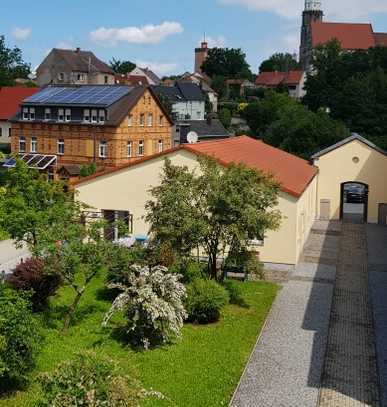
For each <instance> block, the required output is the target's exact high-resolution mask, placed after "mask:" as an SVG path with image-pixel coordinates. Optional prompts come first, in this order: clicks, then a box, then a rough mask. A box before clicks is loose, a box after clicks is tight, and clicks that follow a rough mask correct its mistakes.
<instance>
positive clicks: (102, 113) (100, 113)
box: [98, 109, 105, 123]
mask: <svg viewBox="0 0 387 407" xmlns="http://www.w3.org/2000/svg"><path fill="white" fill-rule="evenodd" d="M98 121H99V123H105V110H103V109H100V110H99V111H98Z"/></svg>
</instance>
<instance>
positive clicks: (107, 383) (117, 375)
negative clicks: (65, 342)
mask: <svg viewBox="0 0 387 407" xmlns="http://www.w3.org/2000/svg"><path fill="white" fill-rule="evenodd" d="M39 383H40V386H41V392H40V398H39V401H38V402H37V403H36V405H37V406H38V407H74V406H85V407H99V406H101V407H102V406H103V407H137V406H139V405H140V404H139V402H140V400H141V399H145V398H149V397H157V398H163V396H162V395H161V394H160V393H157V392H152V391H147V390H145V389H143V388H142V386H141V384H140V383H139V382H138V381H137V380H136V379H135V378H134V377H133V375H129V374H127V373H125V372H124V371H123V369H122V368H121V367H120V366H119V365H118V364H117V363H115V362H114V361H112V360H111V359H109V358H108V357H106V356H101V355H97V353H95V352H91V351H86V352H83V353H78V354H77V355H75V357H73V358H72V359H71V360H70V361H66V362H62V363H61V364H60V365H59V366H58V367H57V368H56V369H55V370H54V371H53V372H50V373H44V374H42V375H41V376H40V377H39Z"/></svg>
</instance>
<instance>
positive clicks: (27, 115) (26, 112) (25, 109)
mask: <svg viewBox="0 0 387 407" xmlns="http://www.w3.org/2000/svg"><path fill="white" fill-rule="evenodd" d="M29 118H30V116H29V112H28V107H23V120H29Z"/></svg>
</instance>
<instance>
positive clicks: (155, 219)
mask: <svg viewBox="0 0 387 407" xmlns="http://www.w3.org/2000/svg"><path fill="white" fill-rule="evenodd" d="M198 163H199V168H200V172H199V174H200V175H198V173H197V171H194V170H193V171H190V170H189V169H188V168H187V167H179V166H175V165H172V163H171V162H170V161H169V160H166V161H165V166H164V170H163V174H162V177H161V184H160V185H159V186H157V187H154V188H152V189H151V194H152V198H153V199H152V200H150V201H149V202H147V204H146V208H147V215H146V220H147V222H149V224H150V225H151V228H150V231H151V234H152V237H153V239H154V241H155V242H156V243H157V244H163V243H165V242H168V243H169V244H170V245H171V247H172V248H173V250H174V251H175V252H176V253H177V254H178V255H179V256H180V257H183V258H184V257H185V258H187V257H189V256H190V254H191V252H192V250H193V249H194V248H197V247H202V248H203V249H204V250H205V252H206V254H207V255H208V266H209V274H210V277H211V278H212V279H217V278H219V279H222V278H223V276H219V275H218V274H217V259H218V258H219V257H221V256H222V255H224V253H225V251H226V248H227V247H229V246H233V247H234V246H240V247H243V246H247V243H248V241H249V240H250V239H252V238H256V237H258V236H264V234H265V232H266V231H267V230H269V229H276V228H277V227H278V226H279V223H280V214H279V212H278V211H277V210H275V209H274V207H275V206H276V204H277V197H278V188H279V187H278V185H277V184H276V183H275V182H274V181H273V179H272V178H271V177H268V176H267V175H265V174H262V173H260V172H258V171H256V170H255V169H252V168H249V167H246V166H244V165H242V164H239V165H235V164H231V165H229V166H227V167H221V166H219V165H218V164H217V163H216V161H214V160H212V159H209V158H203V157H201V158H199V159H198Z"/></svg>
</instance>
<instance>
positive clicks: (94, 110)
mask: <svg viewBox="0 0 387 407" xmlns="http://www.w3.org/2000/svg"><path fill="white" fill-rule="evenodd" d="M94 118H95V120H94ZM90 120H91V123H97V122H98V112H97V109H91V115H90Z"/></svg>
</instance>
